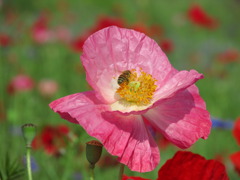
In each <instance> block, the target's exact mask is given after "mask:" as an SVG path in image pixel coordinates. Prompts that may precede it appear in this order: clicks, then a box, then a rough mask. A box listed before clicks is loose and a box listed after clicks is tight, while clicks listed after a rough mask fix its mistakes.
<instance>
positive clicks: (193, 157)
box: [157, 151, 228, 180]
mask: <svg viewBox="0 0 240 180" xmlns="http://www.w3.org/2000/svg"><path fill="white" fill-rule="evenodd" d="M162 179H164V180H172V179H181V180H188V179H194V180H209V179H218V180H228V176H227V173H226V168H225V166H224V165H223V164H222V163H220V162H218V161H216V160H206V159H205V158H204V157H202V156H200V155H198V154H194V153H192V152H187V151H186V152H184V151H178V152H177V153H176V154H175V155H174V157H173V158H172V159H170V160H168V161H167V162H166V163H165V164H164V165H163V166H162V167H161V169H160V170H159V171H158V179H157V180H162Z"/></svg>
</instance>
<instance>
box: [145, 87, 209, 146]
mask: <svg viewBox="0 0 240 180" xmlns="http://www.w3.org/2000/svg"><path fill="white" fill-rule="evenodd" d="M144 117H146V119H147V120H148V121H149V122H150V123H151V124H152V125H153V126H154V127H155V128H156V129H157V130H158V131H160V132H161V133H162V134H163V135H164V136H165V137H166V138H167V139H168V140H169V141H171V142H172V143H174V144H175V145H177V146H178V147H180V148H188V147H190V146H191V145H192V144H193V143H195V142H196V141H197V140H198V139H199V138H204V139H206V138H207V137H208V135H209V133H210V129H211V121H210V116H209V113H208V111H206V108H205V103H204V101H203V100H202V99H201V97H200V95H199V93H198V89H197V87H196V86H195V85H193V86H191V87H189V88H188V89H187V90H185V91H180V92H178V93H177V94H175V96H173V97H172V98H169V99H165V100H162V101H161V102H159V104H158V106H156V107H155V108H153V109H150V110H149V111H148V112H147V113H145V114H144Z"/></svg>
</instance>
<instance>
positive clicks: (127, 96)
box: [116, 70, 157, 106]
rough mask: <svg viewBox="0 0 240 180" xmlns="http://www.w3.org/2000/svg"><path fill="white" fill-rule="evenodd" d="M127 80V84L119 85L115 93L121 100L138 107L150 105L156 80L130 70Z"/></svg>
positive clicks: (142, 72) (143, 73)
mask: <svg viewBox="0 0 240 180" xmlns="http://www.w3.org/2000/svg"><path fill="white" fill-rule="evenodd" d="M128 80H129V81H128V82H124V83H122V84H120V87H119V88H118V89H117V91H116V92H117V93H118V94H119V95H120V97H121V98H122V100H123V101H125V102H126V101H127V102H128V103H130V104H135V105H140V106H141V105H148V104H150V103H151V100H152V98H153V94H154V92H155V91H156V88H157V85H155V82H156V81H157V80H156V79H154V78H153V77H152V75H150V74H147V73H145V72H144V71H142V70H141V71H140V72H139V73H137V72H136V70H131V75H130V77H129V78H128Z"/></svg>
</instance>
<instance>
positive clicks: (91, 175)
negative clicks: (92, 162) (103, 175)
mask: <svg viewBox="0 0 240 180" xmlns="http://www.w3.org/2000/svg"><path fill="white" fill-rule="evenodd" d="M90 180H94V167H90Z"/></svg>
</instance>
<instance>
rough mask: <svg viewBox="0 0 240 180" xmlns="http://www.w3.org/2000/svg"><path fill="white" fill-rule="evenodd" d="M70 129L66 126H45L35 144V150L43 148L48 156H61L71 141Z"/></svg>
mask: <svg viewBox="0 0 240 180" xmlns="http://www.w3.org/2000/svg"><path fill="white" fill-rule="evenodd" d="M69 132H70V129H69V128H68V127H67V126H66V125H58V126H45V127H44V128H43V129H42V131H41V132H40V134H39V135H37V136H36V137H35V138H34V140H33V142H32V147H33V149H40V148H43V149H44V150H45V152H46V153H47V154H50V155H59V154H61V150H63V149H64V148H65V146H66V144H67V141H68V140H69V137H68V134H69Z"/></svg>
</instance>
